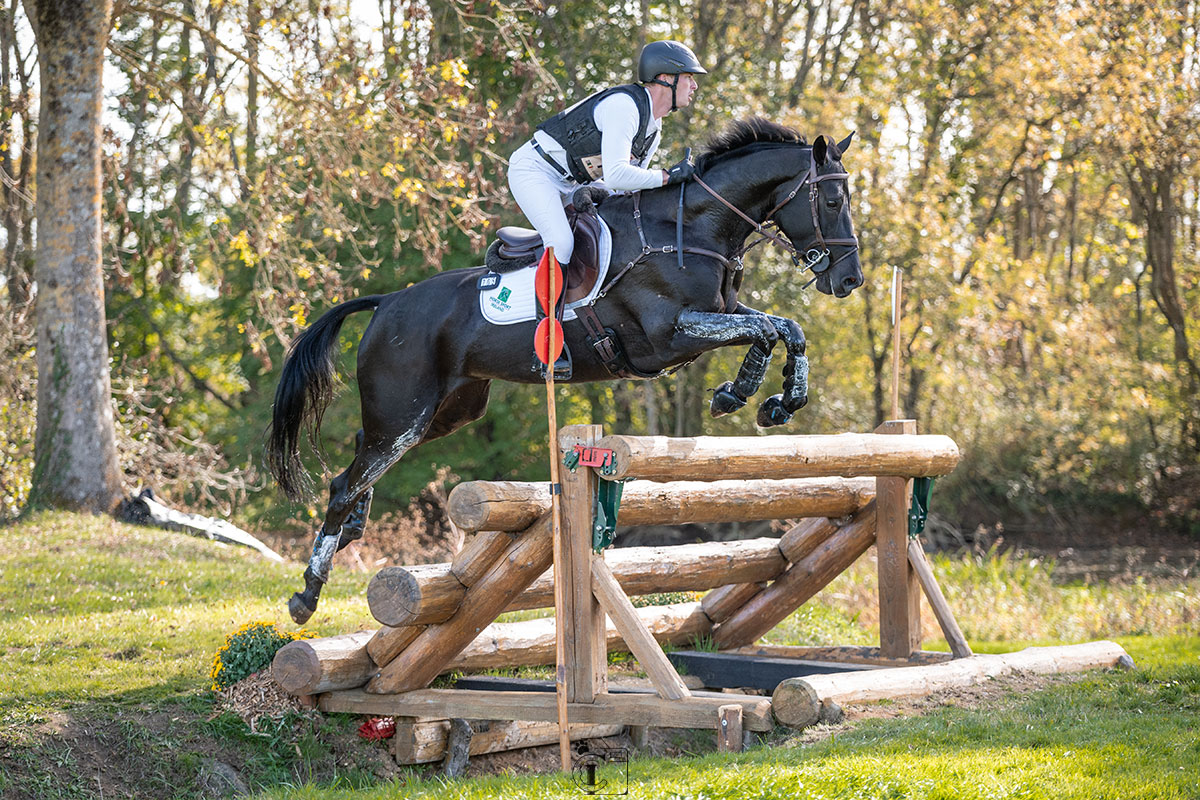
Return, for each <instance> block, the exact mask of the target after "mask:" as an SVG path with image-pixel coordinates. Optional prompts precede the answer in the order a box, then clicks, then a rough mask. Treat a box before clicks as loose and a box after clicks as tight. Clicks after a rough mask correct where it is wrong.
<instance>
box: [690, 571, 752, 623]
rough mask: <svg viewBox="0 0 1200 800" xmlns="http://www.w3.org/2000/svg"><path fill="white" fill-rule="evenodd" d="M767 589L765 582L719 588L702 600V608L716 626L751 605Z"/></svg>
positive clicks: (736, 584)
mask: <svg viewBox="0 0 1200 800" xmlns="http://www.w3.org/2000/svg"><path fill="white" fill-rule="evenodd" d="M765 588H767V584H766V582H765V581H759V582H758V583H731V584H729V585H727V586H718V587H717V588H716V589H713V590H712V591H711V592H709V593H708V594H706V595H704V597H703V598H701V600H700V607H701V608H702V609H704V613H705V614H706V615H708V618H709V619H710V620H712V622H713V624H714V625H715V624H716V623H718V622H724V621H725V620H727V619H729V618H730V617H731V616H733V614H734V612H736V611H737V610H738V609H739V608H741V607H742V606H744V605H746V603H749V602H750V600H752V599H753V598H754V597H755V596H756V595H758V593H759V592H761V591H762V590H763V589H765Z"/></svg>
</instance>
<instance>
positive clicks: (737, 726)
mask: <svg viewBox="0 0 1200 800" xmlns="http://www.w3.org/2000/svg"><path fill="white" fill-rule="evenodd" d="M742 741H743V740H742V707H741V706H734V705H729V706H721V707H720V708H718V709H717V752H719V753H740V752H742Z"/></svg>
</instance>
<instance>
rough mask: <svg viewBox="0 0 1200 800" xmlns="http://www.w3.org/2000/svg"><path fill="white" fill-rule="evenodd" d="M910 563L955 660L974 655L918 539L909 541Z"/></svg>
mask: <svg viewBox="0 0 1200 800" xmlns="http://www.w3.org/2000/svg"><path fill="white" fill-rule="evenodd" d="M908 563H909V564H910V565H911V566H912V568H913V571H914V572H916V574H917V580H918V581H920V583H921V588H922V589H924V590H925V598H926V599H927V600H928V601H929V607H930V608H932V609H933V615H934V617H936V618H937V621H938V625H939V626H941V629H942V635H943V636H945V637H946V643H947V644H949V645H950V652H951V653H953V654H954V657H955V658H966V657H968V656H970V655H972V653H971V646H970V645H968V644H967V639H966V637H965V636H963V632H962V628H960V627H958V620H956V619H955V618H954V612H953V611H951V610H950V604H949V603H947V602H946V596H945V595H944V594H942V587H940V586H938V582H937V579H936V578H935V577H933V567H932V566H930V564H929V560H928V559H927V558H925V551H924V550H923V549H922V548H921V543H920V542H919V541H917V540H916V539H909V540H908Z"/></svg>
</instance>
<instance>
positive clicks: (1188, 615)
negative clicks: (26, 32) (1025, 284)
mask: <svg viewBox="0 0 1200 800" xmlns="http://www.w3.org/2000/svg"><path fill="white" fill-rule="evenodd" d="M0 535H2V536H3V537H4V541H5V543H6V544H7V545H8V546H7V547H5V548H4V551H3V552H2V553H0V652H3V654H4V669H3V670H2V671H0V798H5V800H7V798H9V797H12V798H22V799H24V798H58V797H100V796H101V795H103V796H105V797H111V796H122V795H126V796H136V797H204V796H209V795H210V794H211V791H210V787H211V774H212V773H211V769H210V766H211V763H212V762H213V761H214V760H215V761H224V762H226V763H229V764H232V765H233V766H234V767H235V768H236V769H237V771H238V773H239V774H240V775H241V777H242V778H243V779H244V780H245V781H246V782H247V784H249V786H250V788H251V789H252V790H255V791H258V792H259V793H260V795H259V796H262V797H289V798H291V797H298V798H304V797H312V798H335V797H346V798H374V797H380V798H382V797H388V798H393V797H450V798H453V797H463V798H484V797H500V796H503V797H514V796H516V797H562V796H564V795H567V794H569V795H574V794H575V793H576V792H575V791H574V790H573V788H571V787H569V786H568V785H567V784H566V783H565V778H563V777H562V776H541V777H512V776H500V777H494V778H486V779H475V780H471V781H446V780H442V779H440V778H436V777H432V778H431V777H429V773H428V772H427V771H426V772H424V773H421V772H399V773H398V772H397V770H396V769H395V767H394V764H393V765H391V768H390V770H389V769H384V767H386V766H387V765H386V764H382V763H381V759H383V758H386V757H385V756H383V753H382V749H381V748H380V747H379V746H378V745H370V744H367V743H365V742H361V741H360V740H358V739H357V738H356V737H355V736H354V728H355V726H356V725H357V724H358V720H356V719H355V718H353V717H349V716H344V715H333V716H329V717H324V718H321V719H320V720H316V721H313V720H308V719H304V718H289V719H286V720H284V722H283V724H281V725H279V726H277V727H276V728H274V729H270V728H269V729H268V730H267V732H266V733H264V734H262V735H255V734H251V733H250V731H249V729H248V728H247V727H246V726H245V724H244V723H242V721H241V720H240V719H238V718H237V717H235V716H233V715H231V714H228V713H226V714H216V713H215V711H216V709H215V707H214V695H213V694H212V693H211V692H209V691H208V667H209V662H210V659H211V656H212V654H213V652H214V651H215V650H216V649H217V648H218V647H219V646H220V645H221V644H222V642H223V641H224V638H225V635H226V634H227V633H229V632H231V631H233V630H235V629H236V628H238V627H239V626H240V625H241V624H243V623H245V622H248V621H252V620H267V621H272V622H276V623H277V624H279V625H280V627H281V628H285V629H291V628H293V627H294V626H292V625H291V623H290V621H288V620H287V617H286V610H285V606H284V603H285V601H286V598H287V597H288V596H289V595H290V594H291V592H292V591H293V590H294V589H296V588H298V583H299V573H300V569H299V567H298V566H297V565H295V564H289V565H277V564H271V563H269V562H267V561H265V560H263V559H261V558H259V557H257V556H255V555H253V554H250V553H248V552H247V551H243V550H235V549H230V548H224V547H220V546H217V545H214V544H212V543H210V542H205V541H200V540H196V539H192V538H190V537H187V536H183V535H178V534H171V533H166V532H161V531H153V530H147V529H141V528H134V527H129V526H125V525H121V524H119V523H116V522H113V521H112V520H109V519H106V518H94V517H81V516H74V515H67V514H38V515H34V516H32V517H30V518H27V519H25V520H23V521H21V522H20V523H18V524H15V525H11V526H8V527H6V528H3V529H0ZM1053 566H1054V565H1053V564H1052V563H1050V562H1045V561H1042V562H1036V563H1035V562H1031V561H1030V560H1028V559H1021V558H1019V557H1016V556H1005V555H998V554H994V553H993V554H991V555H990V556H987V557H981V558H978V559H976V558H959V559H950V558H939V559H938V560H937V561H936V563H935V570H936V571H937V572H938V574H939V575H940V576H941V577H942V582H943V588H944V590H945V592H946V594H947V596H948V597H949V598H950V602H951V604H952V605H953V606H954V607H955V608H956V611H957V613H958V615H959V622H960V624H961V625H962V627H963V629H964V631H965V632H966V634H967V636H968V638H969V639H970V640H971V642H972V645H973V646H974V647H975V648H976V650H977V651H980V652H999V651H1006V650H1013V649H1019V648H1021V647H1025V646H1028V645H1029V644H1049V643H1060V642H1069V641H1080V640H1084V639H1091V638H1113V639H1116V640H1117V641H1119V642H1120V643H1121V644H1122V645H1123V646H1125V647H1126V649H1127V650H1129V651H1130V653H1131V655H1133V656H1134V658H1135V660H1136V661H1137V662H1138V664H1139V667H1140V669H1138V670H1135V671H1132V672H1129V673H1119V672H1102V673H1097V674H1095V675H1092V676H1089V677H1087V678H1084V679H1082V680H1078V681H1071V682H1066V681H1064V682H1060V683H1057V684H1054V685H1052V686H1050V687H1049V688H1047V689H1045V690H1042V691H1038V692H1036V693H1032V694H1026V695H1015V696H1012V697H1010V698H1008V699H1005V700H1002V701H999V702H998V703H995V704H992V705H990V706H987V707H984V708H980V709H971V708H962V707H955V706H946V707H942V708H937V709H935V710H934V711H933V712H932V713H929V714H927V715H924V716H919V717H913V718H910V719H887V720H885V719H877V720H866V721H863V722H860V723H858V724H856V725H855V726H853V727H851V728H845V727H843V728H839V729H836V730H834V731H833V733H832V735H831V736H827V737H825V738H823V739H821V740H820V741H809V740H808V739H803V738H800V737H791V738H789V734H788V733H787V732H785V731H782V730H780V731H778V732H777V733H776V734H774V735H773V737H772V739H771V740H770V745H771V746H769V747H761V748H756V749H754V750H751V751H749V752H747V753H744V754H741V755H737V756H718V755H708V756H696V757H688V758H680V759H674V760H661V759H648V758H644V759H636V760H635V761H634V762H633V763H632V765H631V786H630V794H631V796H633V797H663V798H679V799H680V800H682V799H683V798H706V799H708V798H723V797H739V798H740V797H749V798H753V797H796V796H804V797H814V798H817V797H839V798H842V797H844V798H859V797H862V798H875V797H880V798H885V797H919V798H939V797H965V798H976V797H978V798H985V797H987V798H991V797H1033V798H1037V797H1056V798H1057V797H1080V798H1083V797H1099V798H1106V797H1113V798H1117V797H1121V798H1125V797H1147V798H1149V797H1155V798H1158V797H1162V798H1174V797H1181V798H1182V797H1200V767H1197V765H1198V764H1200V744H1197V743H1198V742H1200V636H1198V635H1197V634H1198V629H1200V626H1198V622H1197V620H1198V619H1200V581H1198V580H1197V579H1195V578H1190V579H1186V580H1182V579H1176V580H1166V579H1162V580H1141V579H1136V580H1132V581H1128V582H1124V583H1111V584H1107V583H1104V584H1097V583H1092V584H1086V583H1073V584H1068V585H1060V584H1058V583H1056V582H1055V580H1054V576H1053ZM366 582H367V576H365V575H355V574H351V573H349V572H347V571H345V570H342V571H340V572H337V573H336V575H335V579H334V581H333V583H331V584H330V585H329V586H328V587H327V589H326V591H325V593H324V596H323V598H322V604H321V610H320V612H319V613H318V614H317V615H316V616H315V617H314V619H313V621H312V622H311V623H310V625H309V626H308V627H309V628H310V629H312V630H315V631H316V632H318V633H319V634H322V635H328V634H333V633H343V632H346V631H350V630H355V629H357V628H359V627H362V626H364V625H365V624H366V623H367V622H368V621H369V620H370V615H369V613H368V611H367V608H366V603H365V599H364V598H365V588H366ZM817 600H818V601H819V602H817V603H810V604H809V605H807V606H806V607H805V608H803V609H801V610H800V611H798V612H796V613H795V614H793V615H792V616H791V617H789V618H788V619H787V620H786V621H785V622H784V624H783V625H781V626H780V627H779V628H777V629H776V630H775V631H773V632H772V634H771V635H770V637H769V638H770V641H772V642H775V643H780V644H833V643H836V644H854V643H860V644H868V643H871V642H873V641H874V640H875V637H876V636H877V631H876V625H877V617H878V613H877V610H876V608H875V605H874V604H875V600H874V567H873V564H871V563H870V562H869V560H863V561H860V563H859V564H857V565H855V567H854V568H852V569H851V570H850V571H848V572H847V573H846V574H845V575H843V576H842V577H840V578H838V580H837V581H835V582H834V584H832V585H831V586H830V587H829V588H828V589H827V590H826V591H825V592H823V593H822V594H821V595H820V596H818V598H817ZM926 630H936V625H935V624H934V623H933V622H932V620H927V621H926ZM926 646H927V647H939V646H944V644H943V643H939V642H937V641H934V642H929V643H927V644H926ZM706 746H707V745H706ZM380 776H385V777H389V778H392V779H388V780H382V779H381V777H380ZM397 776H398V777H397ZM206 787H209V788H206Z"/></svg>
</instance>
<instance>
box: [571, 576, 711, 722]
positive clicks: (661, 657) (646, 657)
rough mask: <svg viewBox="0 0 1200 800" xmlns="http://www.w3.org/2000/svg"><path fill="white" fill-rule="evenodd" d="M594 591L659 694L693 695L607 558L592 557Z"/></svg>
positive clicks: (682, 696)
mask: <svg viewBox="0 0 1200 800" xmlns="http://www.w3.org/2000/svg"><path fill="white" fill-rule="evenodd" d="M592 591H593V592H595V595H596V599H597V600H599V601H600V605H602V606H604V610H605V611H606V612H608V616H609V618H610V619H612V621H613V624H614V625H616V626H617V630H619V631H620V632H621V636H622V637H623V638H624V639H625V643H626V644H627V645H629V650H630V651H631V652H632V653H633V657H634V658H636V659H637V661H638V664H640V665H641V667H642V669H643V670H645V671H646V675H647V676H649V678H650V680H651V681H652V682H653V683H654V687H655V688H656V689H657V690H658V693H659V695H661V696H662V697H664V698H666V699H668V700H678V699H680V698H684V697H688V696H690V695H691V692H690V691H688V688H687V687H686V686H684V685H683V681H682V680H681V679H680V678H679V673H678V672H676V671H675V667H673V666H672V665H671V662H670V661H668V660H667V657H666V655H665V654H664V653H663V651H662V648H661V647H659V646H658V642H656V641H654V637H653V636H651V635H650V631H648V630H646V626H645V625H643V624H642V621H641V620H640V619H639V618H638V615H637V611H636V610H635V609H634V607H633V604H632V603H630V602H629V598H628V597H626V596H625V593H624V592H622V591H621V586H620V584H618V583H617V579H616V578H614V577H613V574H612V571H611V570H609V568H608V565H607V564H605V563H604V556H603V555H593V556H592Z"/></svg>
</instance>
